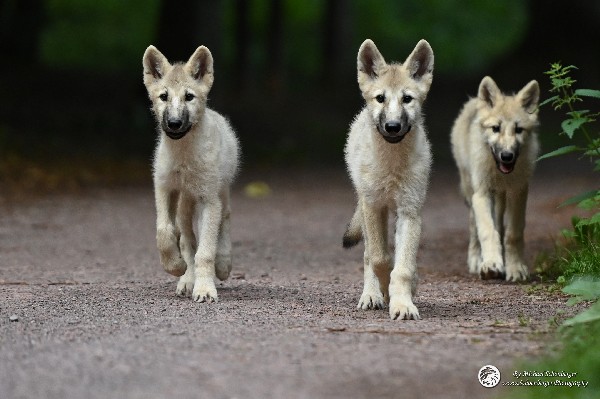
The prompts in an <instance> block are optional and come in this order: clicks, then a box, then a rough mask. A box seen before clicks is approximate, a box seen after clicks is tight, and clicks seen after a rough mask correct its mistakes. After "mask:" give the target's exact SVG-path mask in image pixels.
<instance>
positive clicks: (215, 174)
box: [143, 46, 239, 302]
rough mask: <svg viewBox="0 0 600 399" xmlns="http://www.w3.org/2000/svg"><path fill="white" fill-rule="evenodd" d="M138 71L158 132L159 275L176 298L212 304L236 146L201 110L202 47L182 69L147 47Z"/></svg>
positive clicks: (226, 248)
mask: <svg viewBox="0 0 600 399" xmlns="http://www.w3.org/2000/svg"><path fill="white" fill-rule="evenodd" d="M143 66H144V84H145V85H146V89H147V90H148V95H149V97H150V100H151V101H152V111H153V113H154V116H155V117H156V121H157V125H158V126H157V128H158V133H159V139H158V146H157V147H156V152H155V156H154V191H155V200H156V242H157V246H158V250H159V252H160V260H161V263H162V265H163V268H164V269H165V271H166V272H167V273H170V274H172V275H174V276H180V278H179V282H178V284H177V291H176V293H177V295H180V296H188V295H191V296H192V298H193V300H194V301H197V302H214V301H216V300H217V288H216V286H215V282H214V277H215V275H216V277H218V278H219V279H221V280H225V279H226V278H227V277H228V276H229V273H230V271H231V240H230V236H229V223H230V222H229V217H230V205H229V198H230V196H229V190H230V185H231V183H232V181H233V179H234V177H235V174H236V172H237V168H238V158H239V145H238V140H237V138H236V136H235V133H234V132H233V129H232V128H231V126H230V125H229V123H228V122H227V120H226V119H225V118H224V117H223V116H221V115H220V114H218V113H217V112H215V111H213V110H211V109H209V108H208V107H207V106H206V100H207V95H208V92H209V91H210V88H211V86H212V84H213V79H214V74H213V58H212V55H211V53H210V51H209V50H208V49H207V48H206V47H204V46H201V47H198V49H197V50H196V51H195V52H194V54H192V56H191V57H190V59H189V60H188V62H187V63H185V64H184V63H175V64H170V63H169V62H168V61H167V59H166V58H165V56H164V55H162V54H161V53H160V52H159V51H158V50H157V49H156V47H154V46H150V47H148V48H147V49H146V52H145V53H144V58H143ZM194 224H196V227H197V231H198V234H199V236H200V237H199V240H198V241H196V237H195V235H194Z"/></svg>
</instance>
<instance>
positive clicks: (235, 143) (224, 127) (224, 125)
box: [204, 108, 240, 180]
mask: <svg viewBox="0 0 600 399" xmlns="http://www.w3.org/2000/svg"><path fill="white" fill-rule="evenodd" d="M204 118H205V120H204V128H205V129H207V130H209V131H210V133H211V134H210V136H211V139H212V140H215V144H218V145H217V148H218V151H217V152H218V158H219V163H220V166H221V169H222V172H223V175H222V177H225V178H226V180H233V178H234V177H235V175H236V174H237V171H238V168H239V158H240V143H239V140H238V137H237V135H236V133H235V130H234V129H233V127H232V125H231V123H230V122H229V119H227V118H226V117H225V116H224V115H222V114H220V113H219V112H217V111H215V110H213V109H210V108H206V111H205V115H204ZM215 155H216V154H215Z"/></svg>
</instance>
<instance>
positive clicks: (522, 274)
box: [506, 262, 529, 282]
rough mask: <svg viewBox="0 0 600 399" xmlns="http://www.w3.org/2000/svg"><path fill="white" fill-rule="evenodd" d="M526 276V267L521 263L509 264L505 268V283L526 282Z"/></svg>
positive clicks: (527, 273)
mask: <svg viewBox="0 0 600 399" xmlns="http://www.w3.org/2000/svg"><path fill="white" fill-rule="evenodd" d="M528 275H529V271H528V269H527V265H524V264H523V263H521V262H517V263H510V264H508V265H507V266H506V281H515V282H516V281H521V280H522V281H524V280H527V276H528Z"/></svg>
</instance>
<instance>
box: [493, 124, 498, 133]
mask: <svg viewBox="0 0 600 399" xmlns="http://www.w3.org/2000/svg"><path fill="white" fill-rule="evenodd" d="M492 132H494V133H498V132H500V125H494V126H492Z"/></svg>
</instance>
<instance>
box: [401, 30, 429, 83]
mask: <svg viewBox="0 0 600 399" xmlns="http://www.w3.org/2000/svg"><path fill="white" fill-rule="evenodd" d="M404 65H405V66H406V68H407V69H408V71H409V72H410V76H411V77H412V78H413V79H414V80H421V79H422V78H423V77H426V76H427V75H432V74H433V50H432V49H431V46H430V45H429V43H427V40H424V39H421V40H419V43H417V45H416V46H415V49H414V50H413V51H412V53H410V55H409V56H408V58H407V59H406V61H404Z"/></svg>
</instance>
